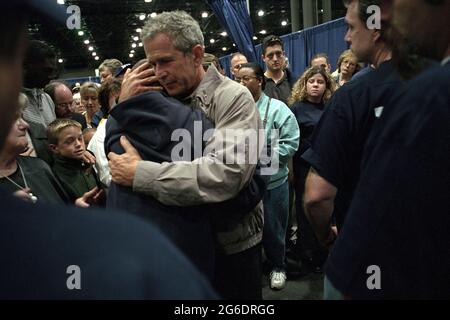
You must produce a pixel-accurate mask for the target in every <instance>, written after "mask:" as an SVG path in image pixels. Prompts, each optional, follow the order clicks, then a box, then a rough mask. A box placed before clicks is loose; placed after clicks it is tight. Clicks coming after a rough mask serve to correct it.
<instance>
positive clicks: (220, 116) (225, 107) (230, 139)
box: [133, 67, 264, 206]
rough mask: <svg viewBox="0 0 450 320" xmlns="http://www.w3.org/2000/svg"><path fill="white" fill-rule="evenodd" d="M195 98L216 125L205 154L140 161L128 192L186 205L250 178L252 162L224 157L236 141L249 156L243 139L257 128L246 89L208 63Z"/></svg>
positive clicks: (231, 192)
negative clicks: (185, 159) (176, 159)
mask: <svg viewBox="0 0 450 320" xmlns="http://www.w3.org/2000/svg"><path fill="white" fill-rule="evenodd" d="M194 97H195V99H196V100H197V103H196V105H197V107H199V108H201V109H202V110H203V112H205V114H206V116H207V117H208V118H209V119H210V120H211V121H212V122H213V123H214V125H215V130H214V134H213V136H212V137H211V138H210V139H208V141H207V143H206V148H205V149H206V150H208V151H209V152H206V154H204V156H203V157H200V158H197V159H195V160H193V161H191V162H181V161H179V162H164V163H155V162H151V161H140V162H139V164H138V167H137V170H136V173H135V177H134V182H133V190H134V191H137V192H142V193H146V194H149V195H151V196H153V197H154V198H156V199H157V200H158V201H160V202H161V203H163V204H165V205H178V206H186V205H197V204H204V203H215V202H221V201H225V200H228V199H231V198H233V197H234V196H236V195H237V193H238V192H239V191H240V190H241V189H242V188H243V187H244V186H245V185H246V184H247V183H248V182H249V181H250V179H251V177H252V176H253V173H254V171H255V168H256V163H254V164H248V163H245V164H240V163H235V162H236V161H232V162H231V163H227V162H228V161H226V159H227V158H226V157H227V156H230V155H234V152H235V148H236V147H237V145H239V147H238V148H237V150H238V152H240V151H244V152H246V154H247V155H248V152H249V150H250V148H249V146H248V145H247V144H248V141H252V139H251V140H248V138H249V137H248V136H246V134H250V132H249V130H250V131H251V130H253V131H254V132H257V131H258V129H259V128H260V127H261V121H260V119H259V113H258V110H257V109H256V107H255V102H254V100H253V97H252V95H251V94H250V92H249V91H248V89H247V88H245V87H244V86H241V85H239V84H238V83H236V82H234V81H232V80H230V79H228V78H226V77H223V76H222V75H220V74H219V73H218V72H217V70H216V69H215V68H213V67H210V68H209V69H208V71H207V73H206V75H205V77H204V78H203V80H202V81H201V83H200V85H199V86H198V88H197V90H196V91H195V95H194ZM233 129H235V130H243V131H242V134H239V135H236V136H234V135H230V134H229V133H230V131H229V132H228V133H227V132H226V130H233ZM244 131H247V132H244ZM194 138H198V137H194ZM235 138H236V139H235ZM246 140H247V142H246ZM193 142H194V143H195V141H194V139H193ZM263 142H264V141H260V142H259V143H263ZM246 145H247V146H246ZM240 146H246V147H245V148H241V147H240ZM252 147H255V146H252ZM261 149H262V148H259V150H261ZM259 150H258V151H259ZM236 156H239V155H236ZM244 156H245V155H244ZM216 159H218V161H217V160H216Z"/></svg>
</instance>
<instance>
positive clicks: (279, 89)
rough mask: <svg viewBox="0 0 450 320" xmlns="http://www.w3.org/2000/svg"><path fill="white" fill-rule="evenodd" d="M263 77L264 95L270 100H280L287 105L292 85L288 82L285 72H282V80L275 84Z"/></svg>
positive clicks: (270, 79)
mask: <svg viewBox="0 0 450 320" xmlns="http://www.w3.org/2000/svg"><path fill="white" fill-rule="evenodd" d="M264 77H265V79H266V87H265V88H264V93H265V94H266V95H267V96H269V97H271V98H274V99H278V100H281V101H283V102H284V103H285V104H287V103H288V99H289V97H290V95H291V90H292V84H291V83H290V82H289V79H288V76H287V72H284V75H283V78H281V80H280V81H278V82H277V83H275V81H274V80H273V79H272V78H268V77H266V76H264Z"/></svg>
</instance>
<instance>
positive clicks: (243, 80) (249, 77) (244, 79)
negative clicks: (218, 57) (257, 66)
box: [234, 76, 259, 83]
mask: <svg viewBox="0 0 450 320" xmlns="http://www.w3.org/2000/svg"><path fill="white" fill-rule="evenodd" d="M250 79H259V78H258V77H254V76H243V77H242V78H238V77H235V78H234V81H236V82H239V83H241V82H249V81H250Z"/></svg>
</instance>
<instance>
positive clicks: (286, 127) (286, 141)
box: [256, 93, 300, 190]
mask: <svg viewBox="0 0 450 320" xmlns="http://www.w3.org/2000/svg"><path fill="white" fill-rule="evenodd" d="M268 101H269V97H268V96H266V95H265V94H264V93H262V94H261V96H260V97H259V100H258V101H257V102H256V106H257V108H258V110H259V113H260V115H261V121H264V118H265V115H266V109H267V105H268ZM273 129H276V130H278V142H277V141H272V138H274V136H273V135H272V130H273ZM271 135H272V136H271ZM299 140H300V129H299V127H298V123H297V119H296V118H295V115H294V114H293V113H292V111H291V110H290V109H289V107H288V106H287V105H286V104H285V103H284V102H282V101H280V100H277V99H271V100H270V105H269V111H268V113H267V123H266V141H267V142H268V143H270V145H271V147H272V148H273V150H272V153H273V154H276V155H278V158H279V168H278V170H277V171H276V173H274V174H273V175H272V176H271V177H270V181H269V186H268V190H271V189H274V188H276V187H279V186H280V185H282V184H283V183H284V182H286V180H287V178H288V173H289V169H288V161H289V160H290V159H291V158H292V156H293V155H294V154H295V151H297V149H298V144H299ZM272 159H273V157H272Z"/></svg>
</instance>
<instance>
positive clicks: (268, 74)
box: [264, 69, 284, 83]
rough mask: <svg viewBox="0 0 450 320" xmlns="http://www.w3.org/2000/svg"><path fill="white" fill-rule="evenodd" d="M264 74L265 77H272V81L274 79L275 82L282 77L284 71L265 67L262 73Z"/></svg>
mask: <svg viewBox="0 0 450 320" xmlns="http://www.w3.org/2000/svg"><path fill="white" fill-rule="evenodd" d="M264 75H265V76H266V77H267V78H270V79H272V80H273V81H275V83H277V82H278V81H280V80H281V79H283V77H284V71H283V70H281V69H280V70H275V71H273V70H269V69H267V71H266V72H265V73H264Z"/></svg>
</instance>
